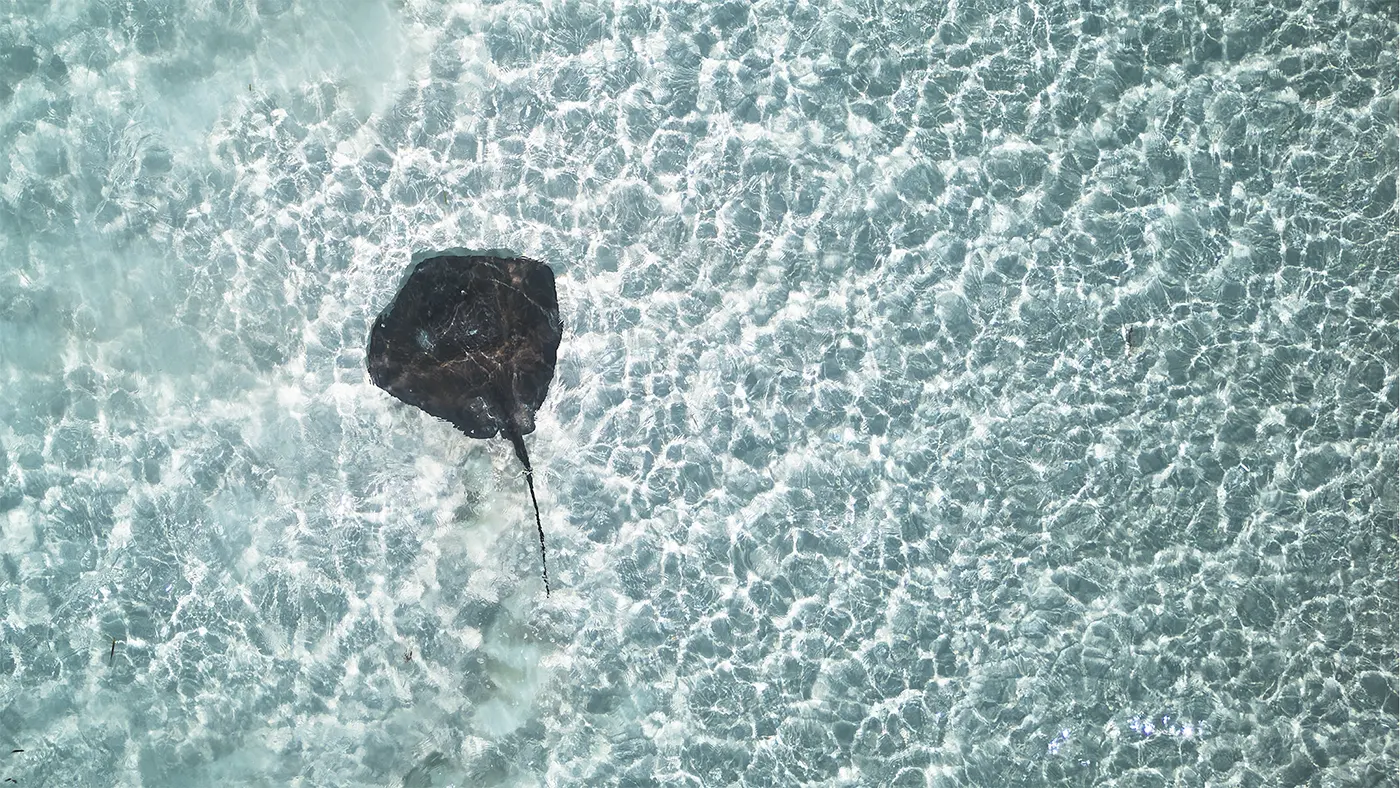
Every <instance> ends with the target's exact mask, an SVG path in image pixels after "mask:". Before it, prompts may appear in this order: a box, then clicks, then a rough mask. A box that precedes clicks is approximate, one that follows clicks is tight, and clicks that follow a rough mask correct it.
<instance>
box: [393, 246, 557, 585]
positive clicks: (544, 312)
mask: <svg viewBox="0 0 1400 788" xmlns="http://www.w3.org/2000/svg"><path fill="white" fill-rule="evenodd" d="M562 335H563V323H562V322H561V320H560V319H559V299H558V296H557V294H556V292H555V289H554V272H553V271H552V270H550V268H549V266H548V265H545V264H544V263H541V262H539V261H538V260H530V259H528V258H524V257H490V256H482V255H471V256H454V255H443V256H439V257H432V258H429V259H426V260H424V261H422V262H421V263H419V264H418V265H417V267H416V268H414V270H413V272H412V273H411V274H409V277H408V279H407V280H406V281H405V282H404V284H403V287H402V288H401V289H400V290H399V292H398V295H396V296H394V300H393V302H392V303H390V304H389V306H388V307H386V308H385V309H384V311H383V312H382V313H380V315H379V318H378V319H377V320H375V321H374V327H373V328H372V329H371V330H370V335H369V357H368V363H369V375H370V379H371V380H373V381H374V384H375V385H376V386H378V387H380V388H382V389H384V390H385V391H387V392H389V393H390V394H392V395H394V396H395V397H397V398H398V399H400V400H402V401H403V402H406V403H408V404H409V405H412V406H414V407H416V408H421V409H422V410H425V411H427V412H428V413H431V414H432V415H434V416H437V417H438V418H440V419H444V420H446V421H449V422H451V423H452V424H453V425H455V426H456V427H457V429H459V430H461V431H462V432H465V433H466V434H467V435H470V436H471V437H473V438H490V437H493V436H496V435H503V436H505V437H506V438H507V439H508V440H510V442H511V444H512V445H513V446H514V447H515V455H516V456H517V457H519V458H520V462H521V464H522V465H524V466H525V481H526V484H527V485H528V486H529V488H530V500H531V502H532V503H534V506H535V527H536V528H537V529H538V531H539V537H540V564H541V567H542V569H543V574H544V587H545V594H546V595H548V593H549V569H548V565H547V564H545V560H544V526H543V525H542V524H541V522H540V507H539V502H538V501H536V500H535V481H534V471H533V470H532V469H531V467H530V456H529V454H528V453H527V452H526V451H525V440H524V436H525V435H528V434H530V433H531V432H533V431H534V429H535V411H537V410H538V409H539V407H540V405H542V404H543V403H544V399H545V395H546V394H548V393H549V384H550V381H552V380H553V379H554V365H555V360H556V358H557V354H558V350H559V340H560V337H561V336H562Z"/></svg>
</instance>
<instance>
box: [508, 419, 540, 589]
mask: <svg viewBox="0 0 1400 788" xmlns="http://www.w3.org/2000/svg"><path fill="white" fill-rule="evenodd" d="M506 437H508V438H510V442H511V443H512V444H513V445H514V446H515V456H516V457H519V458H520V464H521V465H524V466H525V484H527V485H528V486H529V487H530V503H532V504H534V505H535V528H536V530H538V531H539V532H540V571H541V573H542V574H543V575H544V595H545V596H549V565H548V564H547V563H545V560H544V525H543V524H542V523H541V522H540V502H539V501H537V500H535V472H534V471H533V470H531V468H530V455H529V453H528V452H526V451H525V436H523V435H521V434H520V431H519V430H515V429H508V430H506Z"/></svg>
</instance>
